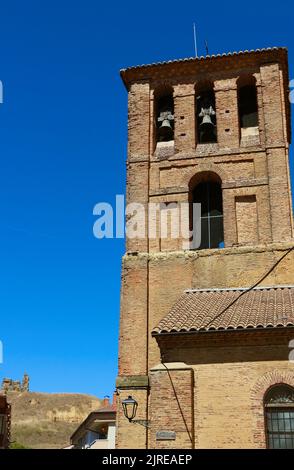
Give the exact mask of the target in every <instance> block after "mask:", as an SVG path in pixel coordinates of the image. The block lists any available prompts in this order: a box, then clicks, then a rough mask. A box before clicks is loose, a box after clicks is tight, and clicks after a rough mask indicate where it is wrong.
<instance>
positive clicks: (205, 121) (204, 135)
mask: <svg viewBox="0 0 294 470" xmlns="http://www.w3.org/2000/svg"><path fill="white" fill-rule="evenodd" d="M212 116H215V111H214V109H213V107H212V106H210V107H205V108H201V112H200V113H199V117H202V122H201V124H200V129H199V131H200V142H201V143H205V142H215V141H216V126H215V124H214V123H213V122H212V119H211V117H212Z"/></svg>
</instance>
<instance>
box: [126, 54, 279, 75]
mask: <svg viewBox="0 0 294 470" xmlns="http://www.w3.org/2000/svg"><path fill="white" fill-rule="evenodd" d="M269 51H287V48H286V47H266V48H262V49H251V50H245V51H233V52H225V53H223V54H211V55H209V54H208V55H206V56H200V57H186V58H183V59H174V60H166V61H162V62H152V63H150V64H141V65H133V66H131V67H127V68H125V69H121V71H120V72H121V74H123V73H124V72H126V71H127V70H135V69H142V68H149V67H155V66H158V65H167V64H181V63H183V62H199V61H204V60H206V61H207V60H210V59H216V58H219V57H231V56H241V55H246V54H252V53H263V52H269Z"/></svg>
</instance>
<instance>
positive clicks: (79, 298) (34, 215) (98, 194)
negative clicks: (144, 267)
mask: <svg viewBox="0 0 294 470" xmlns="http://www.w3.org/2000/svg"><path fill="white" fill-rule="evenodd" d="M290 8H291V9H292V11H290ZM193 21H195V22H196V24H197V33H198V49H199V53H200V54H204V40H205V39H207V40H208V44H209V50H210V53H222V52H228V51H233V50H244V49H254V48H261V47H270V46H288V48H289V61H290V75H291V73H292V74H293V64H294V38H293V7H290V3H288V8H286V7H284V6H281V7H279V8H277V3H276V2H265V1H261V2H256V1H254V2H253V1H247V2H246V8H244V3H242V4H238V3H237V2H236V1H234V2H233V1H229V0H228V1H226V2H214V1H211V2H209V3H207V2H206V3H205V2H190V1H185V0H183V1H181V2H180V3H179V2H173V1H169V2H166V1H165V2H158V1H157V2H155V1H149V2H138V1H137V2H134V1H132V0H131V1H129V2H127V3H126V2H124V3H123V2H115V1H114V2H103V4H101V3H100V2H98V1H94V0H83V1H81V0H79V1H74V0H73V1H65V0H59V1H56V0H50V1H48V0H43V1H42V2H40V1H31V0H28V1H26V2H23V1H13V0H11V1H9V2H8V1H6V2H4V1H1V2H0V79H1V80H2V82H3V86H4V103H3V104H1V105H0V194H1V197H0V214H1V217H0V340H2V342H3V345H4V363H3V364H2V365H0V379H1V377H2V376H8V377H13V378H14V379H19V378H21V376H22V374H23V372H24V371H25V370H26V371H27V372H28V373H29V375H30V376H31V389H32V390H34V391H46V392H81V393H91V394H95V395H98V396H100V397H102V396H103V395H105V394H109V395H110V394H112V392H113V390H114V384H115V377H116V373H117V343H118V320H119V293H120V292H119V291H120V267H121V256H122V254H123V251H124V242H123V240H97V239H95V238H94V237H93V235H92V226H93V223H94V221H95V217H94V216H93V214H92V211H93V207H94V205H95V204H96V203H97V202H100V201H106V202H110V203H114V201H115V195H116V194H123V193H124V192H125V159H126V130H127V94H126V91H125V89H124V87H123V84H122V82H121V80H120V77H119V69H120V68H123V67H125V66H128V65H137V64H141V63H149V62H156V61H161V60H168V59H175V58H182V57H190V56H192V55H193V53H194V51H193V47H194V46H193V30H192V23H193ZM292 76H293V78H294V74H293V75H291V77H292ZM292 170H293V165H292ZM292 173H293V171H292Z"/></svg>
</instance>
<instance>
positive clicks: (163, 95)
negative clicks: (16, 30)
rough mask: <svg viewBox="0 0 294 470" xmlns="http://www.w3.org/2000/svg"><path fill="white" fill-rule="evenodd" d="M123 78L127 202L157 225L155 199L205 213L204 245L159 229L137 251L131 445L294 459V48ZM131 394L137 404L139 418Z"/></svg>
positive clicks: (136, 241)
mask: <svg viewBox="0 0 294 470" xmlns="http://www.w3.org/2000/svg"><path fill="white" fill-rule="evenodd" d="M121 77H122V80H123V82H124V84H125V86H126V89H127V91H128V160H127V202H128V203H133V202H134V203H141V204H143V205H144V207H145V208H146V217H144V220H143V219H142V221H141V222H142V225H144V224H146V225H147V224H148V222H150V214H148V211H147V206H148V204H150V203H191V202H197V203H201V244H200V246H198V247H197V249H195V248H194V247H193V246H192V245H189V241H188V245H187V243H186V245H184V244H183V239H182V238H181V234H180V235H179V236H178V237H176V238H175V237H171V236H167V237H163V236H162V233H161V232H160V229H158V233H157V232H156V236H153V237H148V236H147V235H145V236H144V237H140V238H129V239H127V242H126V254H125V256H124V257H123V266H122V288H121V317H120V340H119V375H118V378H117V384H116V385H117V393H118V406H117V447H118V448H159V449H160V448H234V447H237V448H238V447H243V448H247V447H249V448H250V447H251V448H262V447H266V446H268V447H283V446H285V445H286V446H288V447H291V446H293V447H294V388H293V387H294V365H293V362H291V361H289V352H290V350H289V344H290V341H291V340H292V339H294V329H293V327H294V287H293V284H294V262H293V260H294V251H293V248H294V243H293V219H292V204H291V189H290V177H289V163H288V155H289V144H290V103H289V97H288V94H289V90H288V83H289V77H288V58H287V50H286V49H285V48H271V49H263V50H256V51H250V52H248V51H245V52H239V53H230V54H223V55H217V56H207V57H201V58H198V59H184V60H175V61H170V62H162V63H158V64H151V65H142V66H138V67H130V68H127V69H124V70H122V71H121ZM156 217H157V215H156ZM158 217H161V216H158ZM190 217H192V216H191V213H190ZM148 218H149V219H148ZM161 220H162V219H159V220H157V222H156V227H157V228H158V227H159V225H160V221H161ZM170 220H171V219H170ZM171 223H172V222H171ZM190 225H191V220H190ZM146 233H147V231H146ZM293 347H294V346H293ZM128 396H131V397H132V398H134V399H135V400H136V402H137V403H138V408H137V414H136V416H135V418H134V420H133V422H129V421H128V420H127V419H126V417H125V416H124V413H123V408H122V400H124V399H125V398H127V397H128ZM281 397H282V398H281ZM283 400H284V401H283ZM285 402H287V406H288V407H289V410H290V411H291V413H292V414H291V416H290V419H291V420H292V421H291V423H292V426H293V427H292V428H291V429H292V431H293V432H292V431H291V432H290V431H289V432H288V434H287V435H286V437H285V435H281V433H276V434H275V433H273V429H274V425H273V423H272V421H271V420H272V419H273V416H274V415H273V414H272V413H271V411H272V410H278V411H277V413H280V414H279V419H280V420H282V421H283V419H284V421H285V419H286V418H285V414H284V415H283V408H282V407H281V404H282V403H285ZM137 420H140V423H139V422H136V421H137ZM142 422H143V423H142ZM147 425H148V426H147ZM285 426H286V425H285ZM284 434H285V433H284ZM285 442H286V444H285Z"/></svg>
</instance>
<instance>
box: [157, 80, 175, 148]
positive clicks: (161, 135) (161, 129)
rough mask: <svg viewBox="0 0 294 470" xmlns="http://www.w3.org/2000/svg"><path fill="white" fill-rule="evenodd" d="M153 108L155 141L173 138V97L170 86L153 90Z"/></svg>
mask: <svg viewBox="0 0 294 470" xmlns="http://www.w3.org/2000/svg"><path fill="white" fill-rule="evenodd" d="M154 108H155V109H154V115H155V136H156V142H169V141H172V140H174V98H173V89H172V88H171V87H164V88H161V89H159V90H157V91H156V92H155V101H154Z"/></svg>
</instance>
